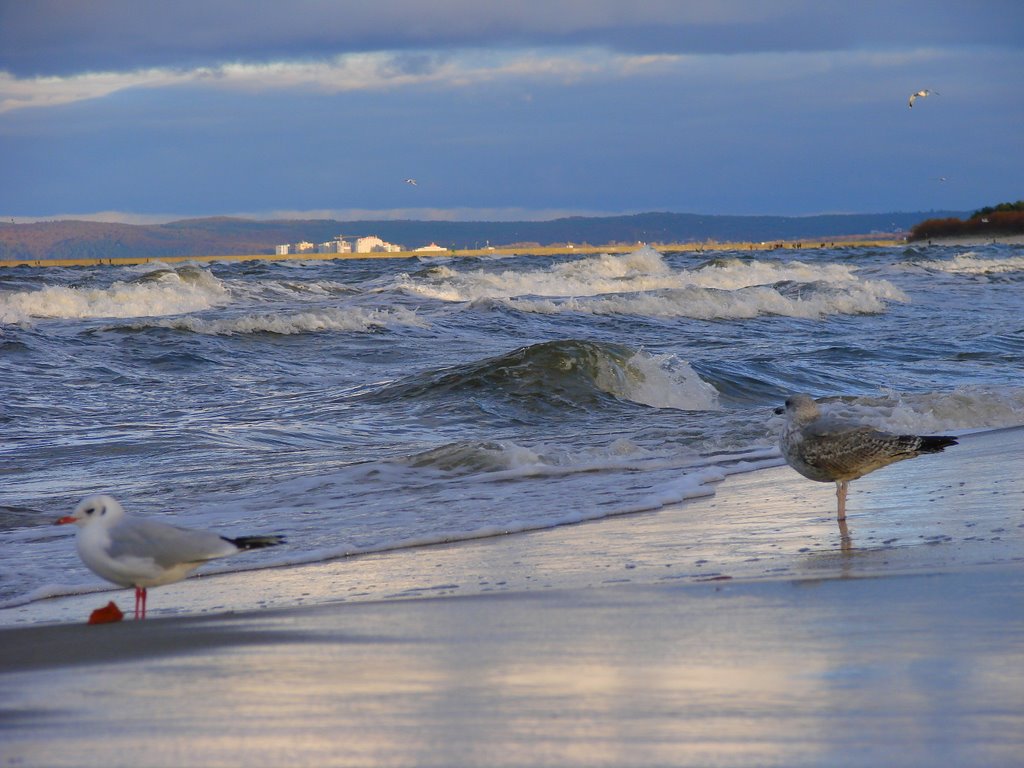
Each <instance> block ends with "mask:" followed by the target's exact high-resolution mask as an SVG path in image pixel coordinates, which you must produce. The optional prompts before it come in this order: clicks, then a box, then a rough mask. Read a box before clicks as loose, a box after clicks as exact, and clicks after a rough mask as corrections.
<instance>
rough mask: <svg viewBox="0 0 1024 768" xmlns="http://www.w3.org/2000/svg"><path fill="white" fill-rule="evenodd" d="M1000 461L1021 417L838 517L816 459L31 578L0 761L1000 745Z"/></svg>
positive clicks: (719, 761)
mask: <svg viewBox="0 0 1024 768" xmlns="http://www.w3.org/2000/svg"><path fill="white" fill-rule="evenodd" d="M1022 464H1024V426H1022V427H1011V428H1006V429H998V430H990V431H986V432H978V433H970V434H966V435H964V436H963V437H962V438H961V442H960V444H959V445H958V446H956V447H955V448H953V449H950V450H949V451H947V452H944V453H942V454H935V455H929V456H922V457H919V458H915V459H913V460H911V461H907V462H901V463H899V464H896V465H894V466H893V467H888V468H886V469H884V470H881V471H879V472H876V473H872V474H870V475H868V476H866V477H864V478H862V479H860V480H858V481H856V482H854V483H853V484H852V485H851V490H850V497H849V501H848V518H849V528H850V531H851V533H850V540H849V541H848V542H844V541H842V539H841V536H840V534H839V531H838V527H837V525H836V520H835V496H834V489H833V487H832V485H831V484H828V483H813V482H810V481H808V480H805V479H803V478H802V477H800V476H799V475H797V473H796V472H794V471H793V470H791V469H790V468H789V467H786V466H778V467H772V468H767V469H760V470H756V471H752V472H749V473H746V474H738V475H732V476H729V477H727V478H726V479H725V480H724V481H722V484H721V486H720V488H719V490H718V493H717V494H716V495H715V496H712V497H707V498H703V499H697V500H693V501H690V502H685V503H682V504H678V505H672V506H670V507H667V508H665V509H662V510H659V511H656V512H648V513H636V514H633V515H623V516H620V517H614V518H605V519H603V520H599V521H595V522H591V523H581V524H576V525H571V526H565V527H562V528H554V529H549V530H544V531H539V532H534V533H524V534H514V535H508V536H503V537H498V538H495V539H488V540H478V541H470V542H460V543H458V544H452V545H435V546H432V547H424V548H422V549H418V550H405V551H402V552H391V553H382V554H379V555H370V556H357V557H352V558H346V559H342V560H338V561H332V562H327V563H320V564H316V565H309V566H293V567H285V568H280V569H267V570H259V571H248V572H237V573H230V574H223V575H218V576H215V577H209V578H202V579H189V580H187V581H185V582H182V583H179V584H174V585H168V586H166V587H160V588H158V589H154V590H153V591H152V593H151V595H150V605H151V617H150V618H147V620H146V621H144V622H134V621H124V622H120V623H117V624H106V625H100V626H88V625H86V624H85V623H84V622H85V619H86V617H87V615H88V611H89V610H91V609H93V608H96V607H99V606H100V605H102V604H105V603H106V602H107V600H109V599H111V597H113V599H115V600H118V601H120V602H122V604H124V602H125V600H126V599H128V598H130V590H122V591H121V592H120V593H118V594H113V595H109V594H103V595H97V594H92V595H83V596H76V597H68V598H58V599H53V600H47V601H41V602H38V603H33V604H31V605H29V606H25V607H24V608H25V609H26V610H27V611H28V614H27V615H26V616H23V617H22V618H25V619H27V621H26V622H23V623H22V625H21V626H10V625H8V626H6V627H0V642H2V643H3V648H4V653H3V654H0V691H3V693H2V695H0V732H2V734H3V740H4V755H3V758H2V759H0V764H3V765H12V766H13V765H46V766H49V767H51V768H59V767H60V766H84V767H91V766H96V767H97V768H99V767H100V766H102V767H103V768H111V766H126V767H127V766H133V768H143V767H149V766H151V767H153V768H156V767H158V766H168V768H169V767H170V766H181V765H204V766H234V765H247V766H257V767H258V766H278V765H310V766H362V765H390V766H438V768H440V767H441V766H445V768H458V767H460V766H467V768H469V767H471V766H482V765H486V766H567V767H568V766H595V768H597V767H600V768H604V767H605V766H608V767H611V766H616V767H617V766H654V765H676V766H688V765H694V766H697V765H712V764H713V765H719V766H735V767H736V768H749V767H750V766H779V767H780V768H781V767H782V766H786V767H787V768H804V767H805V766H806V768H812V767H813V768H823V767H824V768H829V767H830V766H836V767H837V768H838V767H839V766H842V767H843V768H860V767H861V766H863V767H864V768H867V767H868V766H870V767H871V768H875V766H878V765H886V766H892V767H893V768H904V767H906V768H912V767H913V768H916V767H917V766H921V765H929V766H936V767H937V768H946V767H947V766H948V767H949V768H954V767H957V768H958V767H959V766H962V765H978V766H987V767H989V768H1001V767H1002V766H1007V767H1009V766H1015V765H1018V764H1019V758H1020V755H1021V754H1024V707H1022V706H1021V699H1020V692H1021V690H1024V601H1021V599H1020V595H1021V593H1022V590H1024V519H1022V516H1024V477H1022V476H1021V473H1020V472H1019V467H1020V466H1022ZM70 544H71V543H70V541H69V545H70ZM124 596H127V597H124ZM55 608H60V610H61V611H63V612H64V615H63V617H62V618H61V617H58V616H56V615H55V614H54V613H53V612H52V610H51V609H55ZM17 610H19V609H7V610H6V611H4V613H7V611H17ZM6 618H7V619H10V618H13V617H12V616H8V617H6ZM54 619H57V620H58V621H60V622H61V623H49V622H52V621H53V620H54ZM72 621H73V622H74V623H71V622H72Z"/></svg>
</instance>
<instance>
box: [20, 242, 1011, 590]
mask: <svg viewBox="0 0 1024 768" xmlns="http://www.w3.org/2000/svg"><path fill="white" fill-rule="evenodd" d="M0 372H2V374H3V375H2V377H0V408H2V410H0V424H2V427H3V440H2V442H0V451H2V453H3V462H2V466H0V473H2V474H0V483H2V486H0V551H2V552H3V558H2V563H0V605H3V604H12V603H15V602H22V601H24V600H25V599H31V598H34V597H39V596H43V595H48V594H53V593H59V592H62V591H73V590H74V589H75V588H76V587H77V586H78V585H84V584H93V583H96V577H94V576H92V575H91V574H89V573H88V572H87V571H86V570H85V568H84V566H82V565H81V564H80V563H79V562H78V559H77V555H76V554H75V552H74V547H73V546H72V545H71V542H70V541H68V537H67V531H64V530H63V529H54V528H52V527H50V526H49V523H50V522H52V520H53V519H54V518H55V517H57V516H59V515H62V514H66V513H67V511H68V510H69V509H70V508H71V507H73V505H74V504H75V503H76V502H77V501H78V499H80V498H81V497H82V496H84V495H85V494H87V493H91V492H95V491H108V492H111V493H113V494H114V495H116V496H117V497H119V498H120V499H121V500H122V501H123V503H124V505H125V506H126V508H128V509H129V510H131V511H134V512H136V513H140V514H154V515H155V514H160V515H168V516H173V518H174V519H175V520H177V521H178V522H180V523H181V524H183V525H190V526H206V527H216V528H218V529H222V530H225V531H230V532H235V533H254V532H270V531H280V532H286V533H288V534H289V537H290V544H289V547H288V548H287V550H285V549H284V548H282V550H280V551H276V552H275V553H274V558H276V559H271V558H268V557H267V555H266V554H264V555H263V556H262V557H261V558H260V559H259V560H258V562H259V563H269V564H273V563H281V562H293V561H294V562H302V561H315V560H318V559H325V558H330V557H335V556H338V555H341V554H345V553H350V552H356V551H366V550H376V549H386V548H391V547H404V546H417V545H419V544H423V543H429V542H437V541H442V540H458V539H460V538H469V537H474V536H481V535H503V534H504V533H506V532H512V531H521V530H527V529H533V528H543V527H548V526H552V525H558V524H563V523H569V522H573V521H578V520H586V519H598V518H601V517H606V516H611V515H617V514H623V513H627V512H632V511H638V510H651V509H657V508H659V507H661V506H663V505H666V504H670V503H674V502H677V501H679V500H681V499H684V498H687V497H689V496H692V495H696V494H699V493H707V492H709V488H708V487H707V481H708V480H709V479H713V478H715V477H721V476H722V475H723V474H727V473H729V472H735V471H747V470H750V469H753V468H757V467H758V466H765V465H772V464H776V463H778V461H779V459H778V454H777V451H776V450H775V445H774V443H775V434H776V432H777V429H778V426H779V424H778V417H775V416H773V415H772V412H771V409H772V408H773V407H774V406H775V405H777V404H778V403H779V402H780V401H781V400H782V399H784V397H785V396H786V395H787V394H788V393H790V392H793V391H807V392H810V393H812V394H814V395H815V396H834V397H837V398H839V399H837V400H836V402H835V407H841V408H845V409H847V410H850V411H854V412H857V413H859V414H860V415H862V416H864V417H867V418H870V419H872V420H873V421H874V422H876V423H877V424H879V425H880V426H884V427H887V428H890V429H899V430H908V431H909V430H913V431H921V432H935V431H955V430H970V429H983V428H992V427H1000V426H1009V425H1017V424H1021V423H1024V375H1022V374H1024V248H1021V247H1020V246H997V245H992V246H984V247H978V248H974V249H965V248H951V247H922V248H886V249H860V248H846V249H844V248H838V249H822V250H803V251H799V250H798V251H785V252H771V253H753V254H748V253H740V252H736V253H723V254H720V255H716V256H714V257H709V256H708V255H707V254H696V253H659V252H657V251H654V250H652V249H650V248H643V249H641V250H638V251H636V252H634V253H632V254H626V255H600V256H572V257H540V256H524V257H515V258H494V259H462V260H453V259H437V258H431V259H424V260H397V261H396V260H380V261H370V260H367V261H308V262H273V263H270V262H248V263H242V264H236V263H223V264H222V263H202V264H200V263H196V264H188V265H183V266H182V265H175V266H166V265H162V266H161V265H146V266H138V267H124V268H118V267H109V266H104V267H94V268H69V269H64V268H48V269H39V268H16V269H8V270H4V271H2V272H0ZM163 519H169V518H163ZM239 562H240V567H241V566H245V567H251V566H252V565H253V561H251V560H246V558H245V557H242V558H239Z"/></svg>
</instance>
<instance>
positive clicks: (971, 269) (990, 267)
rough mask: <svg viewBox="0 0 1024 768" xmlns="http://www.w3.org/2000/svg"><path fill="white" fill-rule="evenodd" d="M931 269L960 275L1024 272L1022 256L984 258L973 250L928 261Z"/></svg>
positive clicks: (1023, 257)
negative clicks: (949, 257) (943, 259)
mask: <svg viewBox="0 0 1024 768" xmlns="http://www.w3.org/2000/svg"><path fill="white" fill-rule="evenodd" d="M928 266H929V267H930V268H932V269H937V270H939V271H941V272H949V273H951V274H961V275H992V274H1000V273H1006V272H1024V256H1006V257H1003V258H999V259H985V258H981V257H979V256H978V255H977V254H976V253H974V252H973V251H969V252H967V253H962V254H960V255H958V256H954V257H953V258H952V259H950V260H948V261H939V262H933V263H929V264H928Z"/></svg>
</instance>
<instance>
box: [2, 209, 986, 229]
mask: <svg viewBox="0 0 1024 768" xmlns="http://www.w3.org/2000/svg"><path fill="white" fill-rule="evenodd" d="M938 210H943V211H947V212H949V211H952V210H953V209H950V208H946V209H936V208H931V209H928V210H923V209H922V210H916V211H911V210H887V211H881V210H879V211H819V212H816V213H789V214H787V213H723V212H718V213H710V212H707V211H673V210H667V209H660V210H659V209H649V210H630V211H618V212H612V211H594V210H585V209H557V208H552V209H528V208H447V209H438V208H391V209H361V208H346V209H335V210H331V209H322V208H321V209H310V210H275V211H263V212H259V213H254V212H248V213H209V214H169V213H130V212H126V211H97V212H94V213H77V214H71V213H60V214H51V215H43V216H12V215H10V214H7V215H2V214H0V223H5V224H6V223H8V222H9V223H12V224H38V223H42V222H55V221H89V222H95V223H102V224H130V225H139V226H146V225H159V224H170V223H173V222H177V221H190V220H200V219H247V220H251V221H316V220H322V221H381V222H386V221H436V222H466V223H481V222H517V221H529V222H543V221H556V220H558V219H566V218H609V217H618V216H640V215H644V214H653V213H661V214H676V215H684V216H735V217H750V218H755V217H771V218H784V219H802V218H811V217H814V216H878V215H883V214H903V213H931V212H936V211H938ZM965 211H966V209H965ZM965 211H961V212H965Z"/></svg>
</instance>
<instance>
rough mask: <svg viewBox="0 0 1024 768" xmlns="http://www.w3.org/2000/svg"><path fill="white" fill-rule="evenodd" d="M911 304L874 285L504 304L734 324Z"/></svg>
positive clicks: (529, 309)
mask: <svg viewBox="0 0 1024 768" xmlns="http://www.w3.org/2000/svg"><path fill="white" fill-rule="evenodd" d="M908 300H909V299H908V298H907V296H906V295H905V294H904V293H903V292H902V291H900V290H899V289H898V288H896V287H895V286H893V285H892V284H891V283H888V282H886V281H884V280H871V281H862V282H858V283H847V284H843V285H836V286H808V287H807V288H806V289H804V290H802V291H796V292H794V295H787V294H786V293H784V292H783V291H782V290H780V289H779V288H776V287H774V286H755V287H747V288H738V289H735V290H731V291H726V290H719V289H714V288H698V287H689V288H680V289H676V290H671V291H659V292H653V293H640V294H623V295H617V296H606V297H591V298H568V299H505V300H503V301H502V303H503V304H505V305H506V306H509V307H512V308H513V309H517V310H519V311H521V312H535V313H539V314H558V313H563V312H582V313H586V314H593V315H614V314H622V315H639V316H647V317H688V318H693V319H696V320H724V319H727V320H733V319H743V318H754V317H760V316H762V315H779V316H783V317H804V318H818V317H824V316H827V315H836V314H847V315H856V314H873V313H880V312H885V310H886V307H887V305H888V302H891V301H908Z"/></svg>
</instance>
